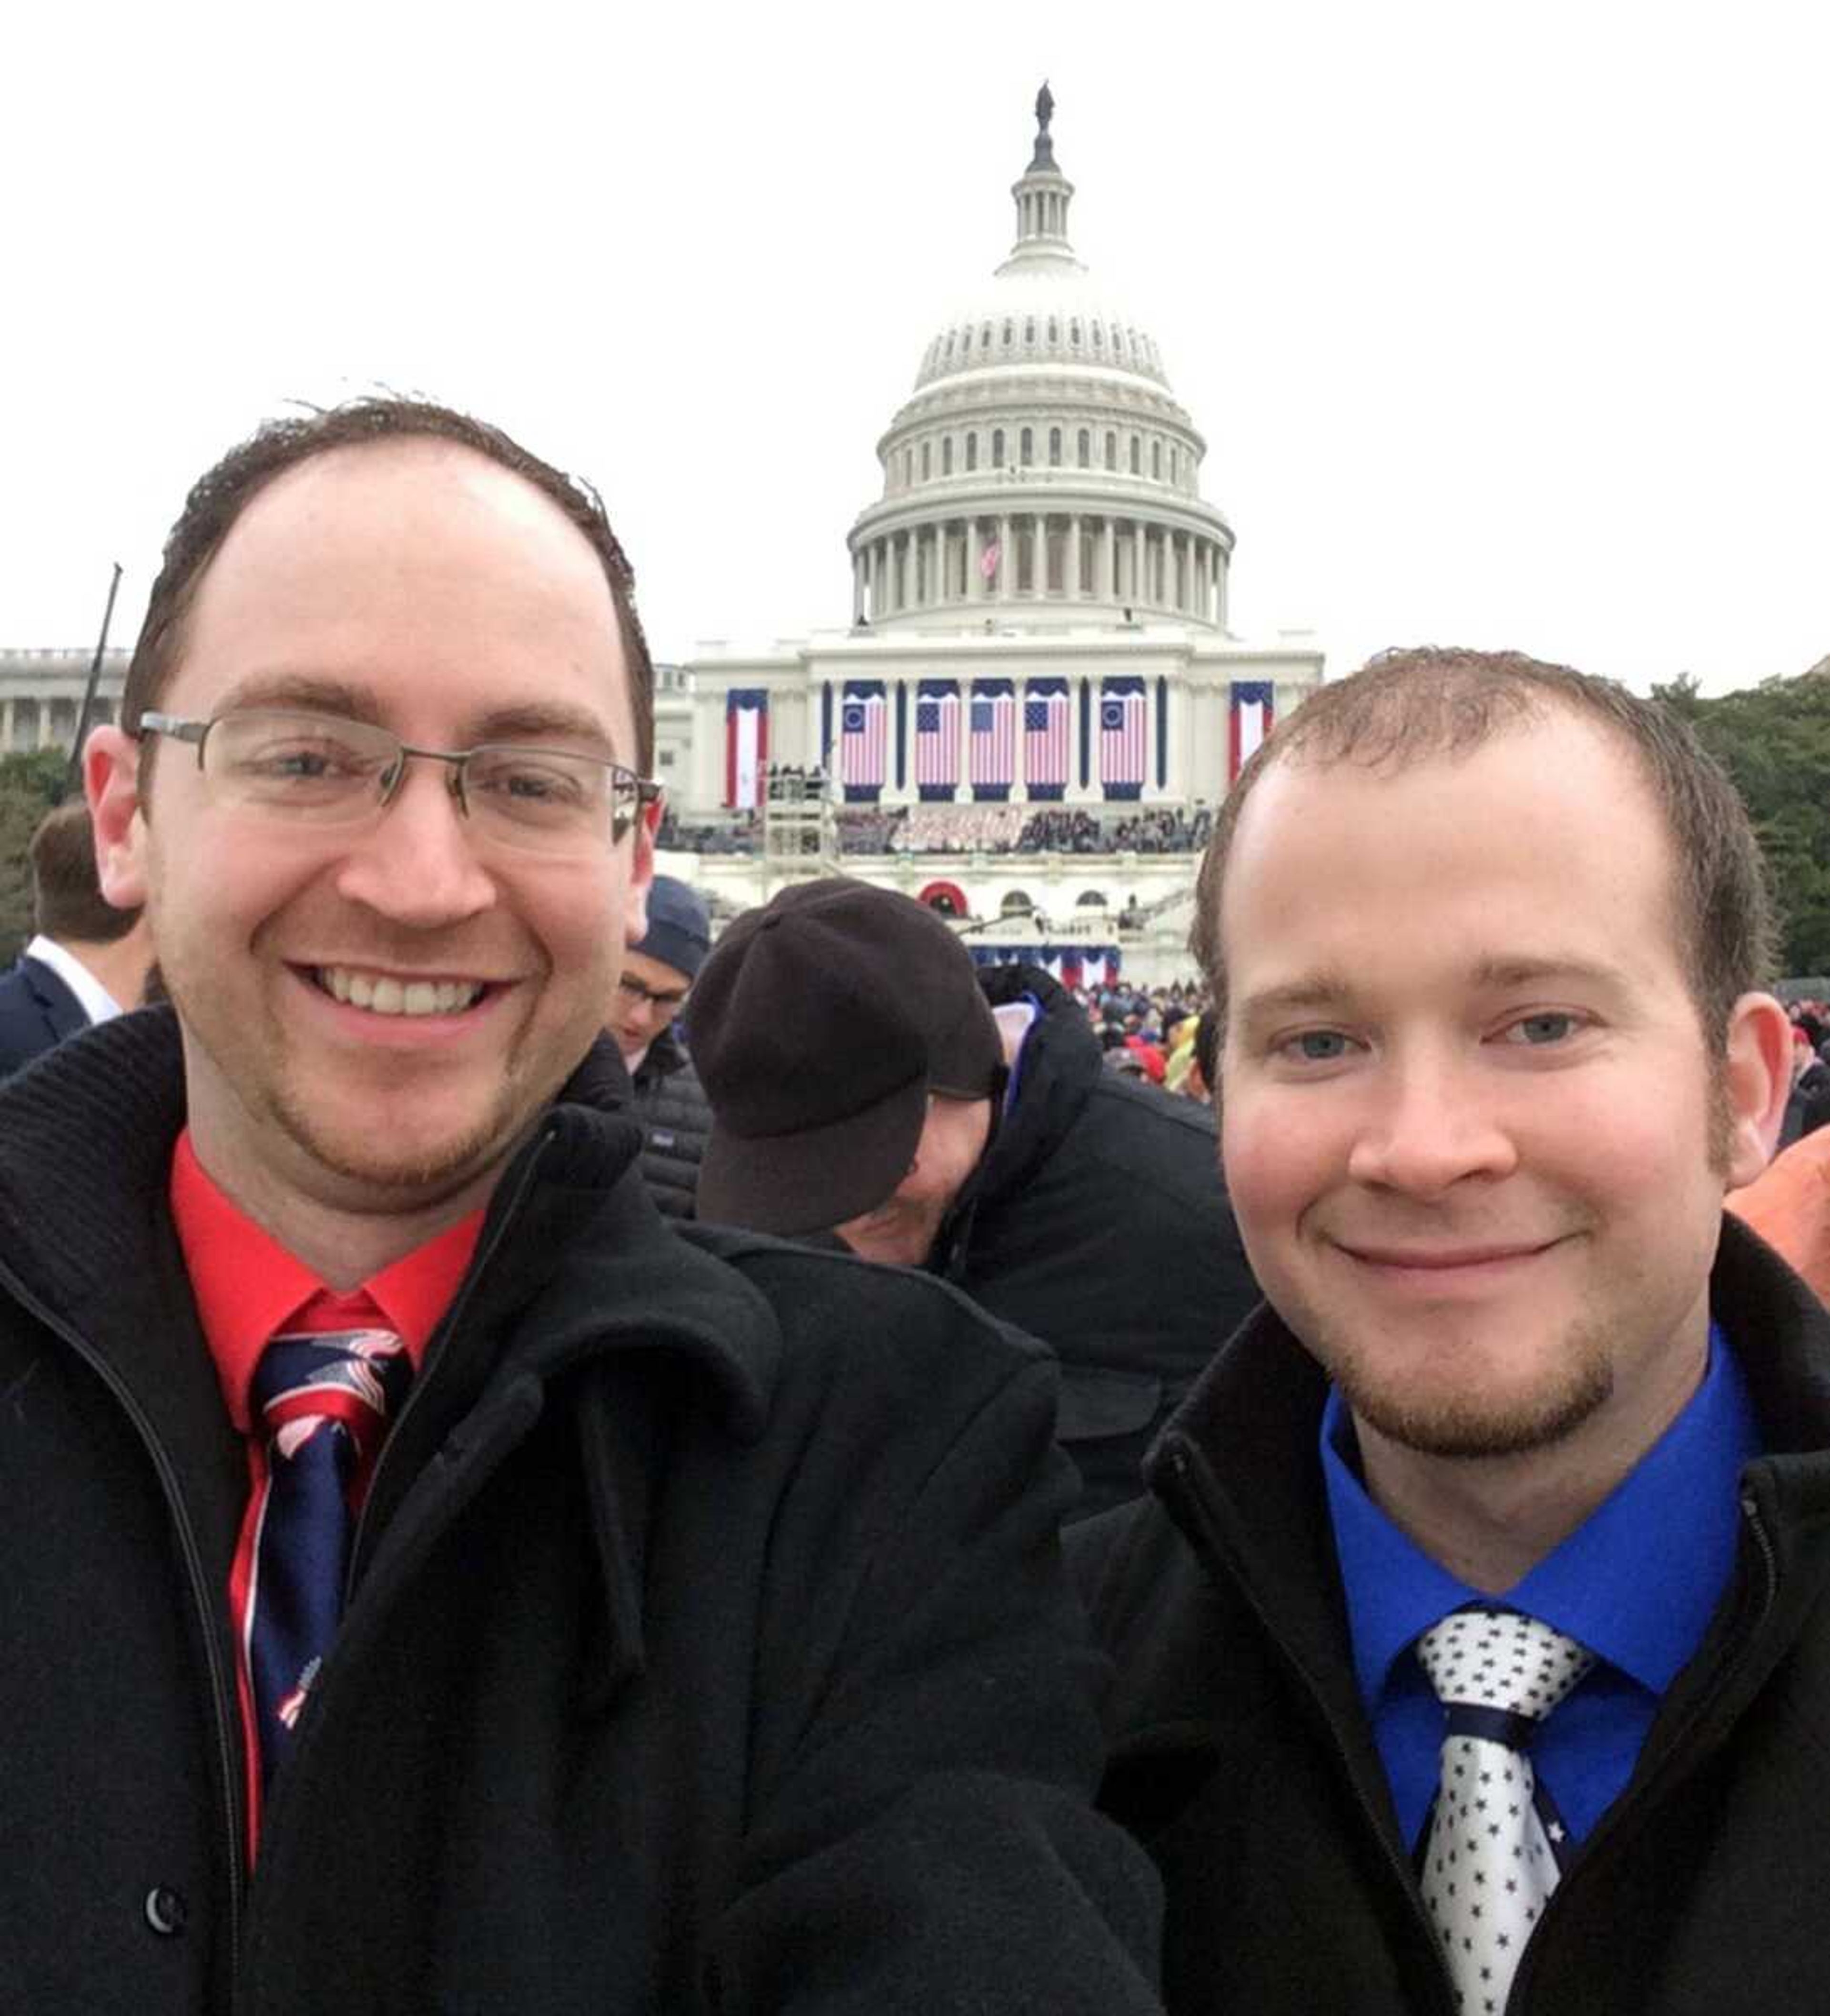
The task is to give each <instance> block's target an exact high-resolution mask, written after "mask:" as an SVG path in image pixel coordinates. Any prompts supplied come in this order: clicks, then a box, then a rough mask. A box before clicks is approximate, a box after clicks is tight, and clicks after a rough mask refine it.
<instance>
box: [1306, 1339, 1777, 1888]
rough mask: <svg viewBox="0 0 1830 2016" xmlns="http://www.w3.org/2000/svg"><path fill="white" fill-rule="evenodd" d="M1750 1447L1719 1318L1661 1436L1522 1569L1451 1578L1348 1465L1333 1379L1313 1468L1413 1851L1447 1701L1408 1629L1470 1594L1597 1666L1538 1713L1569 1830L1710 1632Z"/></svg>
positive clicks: (1548, 1779)
mask: <svg viewBox="0 0 1830 2016" xmlns="http://www.w3.org/2000/svg"><path fill="white" fill-rule="evenodd" d="M1759 1454H1760V1434H1759V1431H1758V1429H1757V1427H1756V1424H1755V1421H1754V1415H1753V1406H1752V1405H1751V1403H1750V1402H1749V1399H1748V1396H1747V1388H1746V1386H1745V1384H1744V1382H1743V1381H1742V1376H1741V1372H1740V1369H1739V1368H1738V1366H1737V1365H1736V1364H1735V1355H1734V1353H1733V1352H1731V1350H1730V1349H1729V1348H1728V1344H1727V1339H1726V1338H1725V1337H1724V1336H1723V1335H1722V1334H1721V1332H1720V1330H1717V1328H1716V1327H1715V1326H1714V1325H1713V1324H1712V1325H1711V1326H1710V1330H1709V1365H1708V1367H1707V1369H1706V1371H1705V1373H1704V1375H1703V1380H1702V1384H1701V1385H1700V1386H1699V1388H1697V1390H1696V1392H1695V1394H1694V1395H1692V1396H1691V1399H1690V1401H1689V1402H1688V1405H1687V1406H1685V1407H1684V1410H1683V1412H1682V1413H1680V1414H1679V1416H1678V1417H1677V1420H1674V1421H1673V1423H1672V1424H1671V1425H1670V1427H1669V1428H1667V1429H1666V1431H1665V1433H1664V1435H1662V1437H1661V1438H1659V1441H1658V1442H1655V1444H1654V1445H1652V1448H1651V1449H1648V1451H1647V1452H1646V1453H1645V1455H1644V1456H1642V1457H1641V1459H1640V1460H1639V1462H1638V1463H1637V1464H1636V1465H1635V1466H1634V1469H1633V1470H1632V1471H1630V1473H1629V1474H1628V1475H1627V1476H1626V1478H1623V1480H1622V1481H1621V1482H1620V1483H1619V1485H1617V1486H1616V1488H1615V1489H1614V1490H1613V1492H1612V1493H1611V1494H1610V1495H1609V1496H1608V1497H1607V1498H1605V1499H1603V1500H1602V1502H1601V1504H1599V1505H1598V1506H1597V1507H1596V1508H1595V1510H1594V1511H1593V1512H1591V1513H1590V1514H1589V1516H1588V1517H1587V1519H1586V1520H1584V1521H1583V1523H1582V1525H1580V1526H1579V1527H1577V1528H1576V1531H1575V1532H1573V1533H1572V1534H1571V1535H1569V1538H1568V1539H1566V1540H1565V1541H1564V1542H1563V1543H1562V1545H1561V1546H1558V1548H1557V1549H1556V1550H1554V1552H1553V1553H1550V1554H1547V1556H1546V1557H1544V1560H1543V1561H1540V1562H1539V1563H1538V1564H1537V1565H1536V1567H1535V1568H1533V1569H1532V1571H1530V1573H1529V1575H1526V1577H1525V1578H1524V1579H1523V1580H1522V1581H1520V1582H1517V1583H1515V1585H1514V1586H1513V1587H1512V1588H1511V1589H1507V1590H1504V1592H1492V1593H1485V1592H1482V1591H1481V1590H1479V1589H1472V1588H1470V1587H1469V1586H1468V1584H1467V1583H1465V1582H1458V1581H1457V1579H1456V1578H1455V1577H1454V1575H1450V1573H1449V1571H1447V1570H1446V1568H1440V1567H1439V1566H1438V1565H1437V1564H1436V1562H1435V1561H1432V1560H1431V1558H1430V1557H1429V1556H1428V1554H1426V1553H1425V1552H1424V1551H1423V1550H1422V1549H1421V1547H1419V1546H1418V1544H1417V1543H1416V1542H1415V1541H1414V1540H1413V1539H1410V1536H1409V1535H1407V1534H1406V1533H1404V1532H1402V1531H1400V1528H1398V1527H1397V1526H1396V1525H1393V1523H1392V1521H1391V1520H1389V1518H1387V1517H1386V1516H1385V1514H1384V1513H1383V1512H1382V1511H1381V1510H1379V1508H1378V1506H1376V1505H1375V1504H1374V1503H1373V1501H1372V1499H1371V1498H1370V1497H1369V1496H1367V1491H1366V1487H1365V1485H1363V1483H1362V1482H1361V1481H1360V1475H1359V1471H1358V1458H1357V1450H1356V1445H1355V1441H1354V1434H1353V1419H1352V1417H1351V1416H1350V1415H1349V1413H1348V1410H1347V1408H1346V1406H1345V1402H1343V1401H1342V1399H1341V1396H1340V1394H1339V1392H1338V1390H1337V1391H1331V1392H1330V1394H1329V1395H1328V1400H1327V1407H1326V1408H1325V1409H1324V1413H1323V1416H1322V1431H1321V1458H1322V1476H1323V1479H1324V1482H1325V1484H1326V1485H1327V1494H1328V1510H1329V1514H1330V1516H1331V1518H1332V1520H1333V1521H1334V1528H1335V1551H1336V1553H1337V1554H1338V1557H1339V1559H1340V1563H1341V1576H1342V1582H1343V1583H1344V1585H1345V1589H1346V1594H1347V1617H1348V1625H1349V1630H1350V1632H1351V1634H1352V1637H1353V1667H1354V1673H1355V1677H1356V1679H1357V1680H1358V1682H1359V1684H1360V1699H1361V1700H1362V1701H1363V1702H1364V1704H1365V1705H1366V1712H1367V1719H1368V1720H1369V1721H1370V1722H1371V1725H1372V1732H1373V1738H1374V1742H1375V1743H1376V1744H1378V1752H1379V1755H1380V1758H1381V1759H1382V1762H1384V1764H1385V1775H1386V1777H1388V1778H1389V1780H1390V1781H1391V1786H1392V1799H1393V1801H1394V1802H1395V1804H1396V1807H1397V1811H1398V1822H1399V1825H1400V1828H1401V1829H1402V1830H1403V1835H1404V1838H1405V1840H1406V1841H1407V1842H1408V1843H1409V1844H1410V1846H1411V1847H1412V1848H1413V1849H1415V1847H1416V1845H1417V1843H1418V1838H1419V1836H1420V1835H1421V1833H1422V1831H1423V1826H1424V1822H1425V1820H1426V1818H1427V1817H1428V1813H1429V1806H1430V1801H1431V1800H1432V1798H1433V1797H1434V1796H1435V1794H1436V1780H1437V1773H1438V1769H1439V1750H1440V1745H1441V1742H1442V1730H1443V1710H1442V1706H1441V1704H1440V1703H1439V1701H1437V1699H1436V1695H1435V1694H1434V1693H1433V1692H1432V1690H1431V1687H1430V1684H1429V1682H1428V1679H1426V1678H1425V1674H1424V1671H1423V1669H1422V1667H1421V1665H1419V1663H1418V1659H1417V1656H1416V1652H1415V1649H1414V1648H1415V1644H1416V1640H1417V1638H1418V1634H1419V1633H1421V1632H1424V1631H1427V1630H1428V1629H1429V1628H1430V1626H1431V1625H1433V1624H1435V1623H1436V1622H1439V1620H1440V1619H1441V1618H1443V1617H1445V1616H1446V1615H1448V1613H1449V1612H1450V1611H1452V1610H1458V1609H1460V1608H1461V1607H1462V1606H1463V1605H1464V1604H1470V1603H1479V1604H1487V1605H1489V1606H1493V1605H1499V1606H1503V1607H1506V1608H1509V1609H1515V1610H1519V1611H1524V1612H1526V1614H1527V1615H1529V1616H1532V1617H1536V1618H1540V1619H1541V1620H1542V1622H1544V1623H1546V1624H1548V1625H1553V1626H1554V1628H1555V1629H1558V1630H1559V1631H1563V1632H1567V1633H1569V1636H1571V1637H1572V1638H1574V1639H1576V1640H1578V1641H1579V1643H1582V1644H1583V1645H1586V1646H1587V1647H1588V1649H1589V1650H1590V1651H1591V1652H1593V1653H1594V1654H1595V1658H1596V1665H1595V1666H1594V1669H1593V1671H1592V1672H1590V1674H1589V1676H1588V1677H1587V1679H1585V1680H1584V1681H1583V1683H1582V1684H1581V1686H1580V1687H1578V1688H1577V1689H1576V1692H1575V1693H1574V1694H1572V1695H1571V1696H1570V1697H1569V1700H1568V1701H1565V1703H1564V1704H1563V1705H1562V1707H1561V1708H1558V1710H1557V1712H1555V1713H1554V1715H1552V1716H1551V1718H1550V1719H1549V1720H1548V1721H1547V1723H1545V1725H1544V1730H1543V1732H1542V1733H1541V1734H1540V1736H1539V1737H1538V1738H1537V1740H1536V1742H1535V1743H1534V1744H1533V1748H1532V1762H1533V1767H1534V1769H1536V1772H1537V1773H1538V1776H1539V1777H1540V1779H1541V1780H1542V1781H1543V1783H1544V1786H1545V1788H1546V1790H1547V1792H1548V1793H1549V1795H1550V1796H1551V1798H1553V1799H1554V1801H1555V1802H1556V1804H1557V1806H1558V1809H1559V1810H1560V1812H1561V1815H1562V1820H1563V1822H1564V1823H1565V1826H1566V1827H1568V1829H1569V1832H1570V1834H1572V1836H1573V1837H1574V1838H1576V1840H1578V1841H1580V1840H1581V1839H1583V1837H1584V1836H1586V1835H1587V1833H1588V1832H1589V1831H1590V1828H1592V1827H1594V1824H1595V1823H1596V1822H1597V1821H1598V1820H1599V1819H1600V1818H1601V1816H1602V1814H1603V1813H1605V1812H1606V1811H1607V1809H1608V1807H1609V1806H1610V1805H1612V1803H1613V1802H1614V1801H1615V1800H1616V1798H1619V1795H1620V1794H1621V1793H1622V1792H1623V1791H1624V1790H1625V1789H1626V1782H1627V1780H1628V1779H1629V1778H1630V1777H1632V1775H1633V1767H1634V1763H1635V1762H1637V1759H1638V1756H1639V1752H1640V1746H1641V1744H1643V1743H1644V1741H1645V1739H1646V1737H1647V1734H1648V1732H1649V1731H1650V1730H1651V1728H1652V1722H1653V1719H1654V1717H1655V1715H1657V1713H1658V1709H1659V1701H1660V1699H1661V1697H1662V1695H1663V1694H1664V1692H1665V1690H1666V1688H1667V1687H1670V1684H1671V1683H1672V1681H1673V1679H1676V1677H1677V1674H1678V1673H1679V1672H1680V1671H1681V1669H1682V1668H1683V1667H1684V1665H1685V1663H1686V1661H1688V1660H1689V1658H1691V1655H1692V1654H1694V1653H1695V1651H1696V1649H1697V1647H1698V1646H1699V1644H1700V1643H1702V1636H1703V1633H1704V1630H1705V1629H1706V1626H1707V1625H1708V1624H1709V1618H1710V1615H1711V1614H1712V1613H1713V1611H1714V1610H1715V1607H1716V1605H1717V1603H1718V1602H1719V1601H1720V1598H1721V1597H1722V1593H1723V1592H1724V1589H1727V1586H1728V1579H1729V1577H1730V1575H1731V1574H1732V1573H1733V1571H1734V1568H1735V1548H1736V1545H1737V1540H1738V1528H1739V1521H1740V1502H1739V1492H1738V1484H1739V1478H1740V1474H1741V1469H1742V1465H1743V1464H1744V1463H1746V1462H1748V1461H1749V1460H1750V1459H1751V1458H1753V1457H1754V1456H1758V1455H1759Z"/></svg>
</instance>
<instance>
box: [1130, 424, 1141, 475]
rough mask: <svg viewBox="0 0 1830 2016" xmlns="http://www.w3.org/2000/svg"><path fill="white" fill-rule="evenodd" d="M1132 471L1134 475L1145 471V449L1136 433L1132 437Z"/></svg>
mask: <svg viewBox="0 0 1830 2016" xmlns="http://www.w3.org/2000/svg"><path fill="white" fill-rule="evenodd" d="M1131 473H1132V474H1133V476H1141V475H1142V474H1143V473H1144V449H1143V446H1142V445H1141V444H1140V442H1139V441H1138V438H1137V435H1135V434H1133V436H1132V437H1131Z"/></svg>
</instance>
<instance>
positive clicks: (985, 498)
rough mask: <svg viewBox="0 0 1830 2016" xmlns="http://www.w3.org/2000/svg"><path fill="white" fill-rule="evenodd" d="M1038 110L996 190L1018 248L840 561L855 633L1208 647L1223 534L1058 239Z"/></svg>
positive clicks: (917, 408)
mask: <svg viewBox="0 0 1830 2016" xmlns="http://www.w3.org/2000/svg"><path fill="white" fill-rule="evenodd" d="M1053 115H1054V99H1053V98H1052V97H1051V96H1050V92H1049V90H1048V87H1047V86H1046V85H1043V89H1042V92H1041V93H1040V94H1039V96H1038V98H1037V100H1036V122H1037V124H1036V144H1035V150H1034V153H1033V154H1032V157H1031V160H1030V162H1029V165H1028V167H1027V168H1026V169H1025V171H1024V173H1023V174H1022V175H1021V177H1020V178H1018V181H1017V182H1016V183H1015V184H1014V186H1013V188H1012V189H1011V196H1012V197H1013V199H1014V203H1015V207H1016V227H1017V237H1016V242H1015V243H1014V245H1013V247H1011V250H1010V255H1009V257H1007V258H1006V259H1005V261H1004V262H1003V265H1000V267H998V268H997V269H996V272H995V274H994V275H992V278H991V279H990V280H989V282H988V283H986V284H985V286H982V287H981V288H980V289H978V291H977V292H976V293H974V294H972V295H971V296H969V297H967V299H965V300H964V301H963V302H962V303H961V304H960V307H959V308H958V309H957V311H956V312H954V313H953V314H951V315H949V316H948V317H947V319H946V321H945V322H943V323H942V325H941V326H940V327H939V328H938V329H936V330H935V332H934V333H933V335H932V337H931V339H930V340H929V342H928V345H927V347H926V348H925V349H924V351H923V353H922V356H921V362H920V367H919V369H917V373H916V377H915V385H914V390H913V394H912V395H911V397H910V398H909V400H908V401H907V402H906V404H905V405H903V406H902V409H901V410H900V411H899V412H898V413H897V414H896V416H895V419H893V420H892V422H891V423H890V426H889V428H888V430H887V431H886V432H885V434H884V436H883V437H882V439H881V441H879V442H878V444H877V457H878V460H879V462H880V463H881V466H882V469H883V477H884V487H883V494H882V496H881V499H879V500H878V501H877V502H875V503H874V504H872V505H870V506H869V507H868V508H867V509H865V510H864V511H863V512H862V513H860V514H859V517H858V520H857V521H856V524H854V525H853V526H852V531H851V534H850V536H849V538H848V546H849V549H850V551H851V554H852V578H853V591H852V614H853V619H854V621H855V623H856V624H857V625H859V627H870V628H889V629H915V630H922V631H930V632H931V631H949V630H955V631H956V630H961V629H977V628H983V627H984V626H985V624H986V623H987V622H988V621H989V622H991V623H992V624H994V625H996V626H997V627H1000V628H1021V629H1049V628H1062V627H1072V626H1077V625H1082V624H1084V623H1087V622H1096V623H1097V622H1100V621H1111V620H1112V619H1113V618H1115V617H1119V618H1121V619H1123V620H1133V619H1134V618H1141V617H1144V616H1145V615H1151V616H1163V615H1167V616H1169V617H1173V618H1175V619H1176V620H1178V621H1183V622H1187V623H1191V624H1193V625H1196V626H1198V627H1202V628H1210V629H1213V630H1216V631H1223V630H1224V628H1225V626H1226V604H1227V566H1228V563H1229V562H1230V558H1231V556H1232V551H1233V533H1232V529H1231V527H1230V526H1229V525H1228V524H1227V521H1226V520H1225V518H1224V517H1223V516H1222V515H1221V513H1219V511H1217V510H1216V509H1214V507H1213V506H1212V505H1210V504H1208V503H1206V502H1203V501H1202V499H1201V495H1200V473H1201V462H1202V459H1203V458H1204V457H1205V454H1206V452H1207V444H1206V442H1205V441H1204V440H1203V439H1202V437H1201V434H1200V433H1199V432H1198V430H1197V429H1196V427H1195V426H1194V422H1193V420H1192V419H1191V418H1190V416H1189V415H1188V413H1187V411H1186V410H1185V409H1183V407H1182V406H1181V405H1179V404H1178V403H1177V401H1176V398H1175V395H1174V393H1173V391H1172V390H1171V388H1170V385H1169V376H1168V373H1167V372H1166V370H1165V367H1164V364H1163V359H1162V352H1161V351H1160V349H1159V348H1158V344H1157V341H1156V338H1155V334H1154V333H1152V332H1151V330H1150V329H1148V328H1147V326H1144V324H1143V323H1142V322H1140V320H1139V319H1138V317H1137V315H1136V313H1135V312H1134V311H1133V310H1131V309H1129V308H1127V307H1126V304H1123V303H1122V302H1120V301H1117V300H1116V299H1115V297H1113V296H1112V294H1111V293H1110V291H1109V290H1106V289H1104V288H1103V287H1101V286H1099V285H1098V284H1097V283H1096V282H1095V281H1094V279H1093V277H1092V275H1090V273H1089V272H1088V271H1087V268H1086V266H1085V265H1083V264H1082V262H1081V261H1079V259H1078V258H1077V257H1075V253H1074V249H1073V247H1072V243H1070V242H1069V239H1068V209H1069V206H1070V204H1071V203H1072V200H1073V196H1074V188H1073V185H1072V183H1071V182H1068V179H1067V178H1066V177H1065V176H1064V175H1063V174H1062V173H1061V169H1060V168H1059V167H1058V166H1057V164H1056V161H1055V158H1054V141H1053V139H1052V136H1051V135H1050V130H1049V128H1050V121H1051V119H1052V117H1053Z"/></svg>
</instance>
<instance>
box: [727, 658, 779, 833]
mask: <svg viewBox="0 0 1830 2016" xmlns="http://www.w3.org/2000/svg"><path fill="white" fill-rule="evenodd" d="M768 761H769V689H768V688H767V687H766V686H733V687H732V688H731V689H730V690H729V692H728V693H726V695H725V697H724V801H725V804H726V806H728V807H729V808H730V809H731V810H732V811H733V812H748V811H751V810H752V809H753V808H755V807H756V806H758V805H761V804H762V772H763V768H764V765H766V764H767V762H768Z"/></svg>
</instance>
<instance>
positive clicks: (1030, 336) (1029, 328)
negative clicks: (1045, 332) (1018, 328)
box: [1023, 315, 1036, 343]
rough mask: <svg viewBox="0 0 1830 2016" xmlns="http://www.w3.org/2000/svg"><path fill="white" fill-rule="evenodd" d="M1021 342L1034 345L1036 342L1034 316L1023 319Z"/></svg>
mask: <svg viewBox="0 0 1830 2016" xmlns="http://www.w3.org/2000/svg"><path fill="white" fill-rule="evenodd" d="M1023 340H1024V341H1025V343H1034V342H1035V340H1036V318H1035V316H1034V315H1028V316H1025V319H1024V322H1023Z"/></svg>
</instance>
